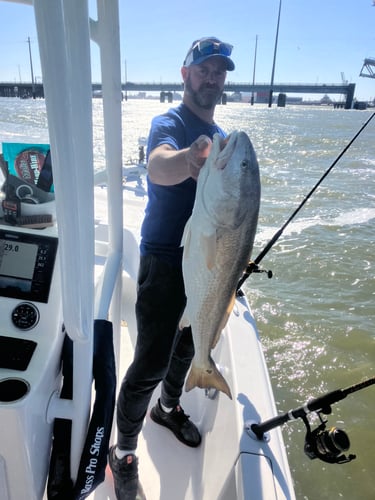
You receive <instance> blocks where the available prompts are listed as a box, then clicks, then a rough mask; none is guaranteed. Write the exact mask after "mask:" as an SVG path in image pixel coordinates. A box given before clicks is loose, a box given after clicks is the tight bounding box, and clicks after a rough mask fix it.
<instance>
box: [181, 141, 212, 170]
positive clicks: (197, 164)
mask: <svg viewBox="0 0 375 500" xmlns="http://www.w3.org/2000/svg"><path fill="white" fill-rule="evenodd" d="M211 146H212V141H211V139H210V138H209V137H208V136H207V135H200V136H199V137H198V139H196V140H195V141H194V142H193V143H192V145H191V146H190V148H189V149H188V150H187V152H186V156H185V158H186V163H187V165H188V168H189V171H190V175H191V177H192V178H193V179H195V180H197V178H198V175H199V171H200V169H201V168H202V167H203V165H204V162H205V161H206V158H207V156H208V155H209V154H210V151H211Z"/></svg>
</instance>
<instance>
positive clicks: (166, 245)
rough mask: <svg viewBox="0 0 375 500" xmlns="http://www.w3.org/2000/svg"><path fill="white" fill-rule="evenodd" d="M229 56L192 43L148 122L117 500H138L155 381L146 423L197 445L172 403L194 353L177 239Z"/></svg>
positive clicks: (213, 42) (116, 454) (215, 45)
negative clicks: (173, 100)
mask: <svg viewBox="0 0 375 500" xmlns="http://www.w3.org/2000/svg"><path fill="white" fill-rule="evenodd" d="M231 51H232V46H231V45H229V44H227V43H224V42H221V41H220V40H219V39H217V38H214V37H206V38H202V39H200V40H197V41H195V42H194V43H193V44H192V46H191V48H190V49H189V51H188V53H187V56H186V58H185V60H184V63H183V67H182V68H181V74H182V78H183V81H184V96H183V102H182V104H180V105H179V106H178V107H176V108H172V109H170V110H169V111H168V112H167V113H165V114H163V115H160V116H157V117H155V118H154V119H153V121H152V124H151V130H150V134H149V140H148V148H147V155H148V179H147V182H148V205H147V208H146V213H145V219H144V222H143V225H142V240H141V247H140V250H141V260H140V267H139V274H138V296H137V303H136V315H137V327H138V337H137V344H136V348H135V352H134V359H133V362H132V364H131V365H130V367H129V369H128V371H127V373H126V375H125V377H124V379H123V382H122V386H121V390H120V394H119V398H118V404H117V426H118V441H117V445H116V446H113V447H112V448H111V449H110V453H109V462H110V466H111V469H112V472H113V476H114V481H115V490H116V496H117V498H118V499H121V500H123V499H130V498H132V499H135V498H137V499H138V498H145V496H144V493H143V490H142V487H141V485H140V483H139V480H138V468H137V458H136V456H135V453H136V448H137V441H138V435H139V433H140V431H141V429H142V425H143V420H144V418H145V415H146V411H147V408H148V405H149V402H150V399H151V396H152V394H153V391H154V389H155V388H156V387H157V385H158V384H159V383H160V382H162V384H161V395H160V399H159V400H158V402H157V404H156V406H155V407H154V408H152V410H151V414H150V416H151V418H152V420H154V421H155V422H156V423H158V424H160V425H163V426H165V427H167V428H169V429H170V430H171V431H172V432H173V433H174V434H175V436H176V437H177V439H179V440H180V441H181V442H182V443H184V444H186V445H187V446H191V447H196V446H199V444H200V442H201V436H200V433H199V431H198V429H197V427H196V426H195V425H194V424H193V423H192V422H191V421H190V420H189V416H188V415H186V414H185V413H184V411H183V409H182V408H181V406H180V404H179V403H180V396H181V393H182V389H183V384H184V381H185V377H186V374H187V372H188V370H189V367H190V365H191V360H192V358H193V356H194V344H193V339H192V333H191V328H190V327H186V328H182V327H183V326H184V325H181V328H182V329H180V328H179V322H180V321H181V318H182V315H183V313H184V309H185V306H186V294H185V287H184V279H183V271H182V256H183V248H182V246H181V241H182V237H183V232H184V228H185V225H186V223H187V221H188V219H189V218H190V216H191V213H192V209H193V205H194V200H195V194H196V187H197V178H198V175H199V173H200V170H201V168H202V166H203V164H204V163H205V160H206V158H207V157H208V156H209V153H210V150H211V146H212V139H213V137H214V135H215V134H219V136H218V137H221V138H222V139H220V141H221V140H223V139H224V137H225V135H226V134H225V133H224V131H223V130H222V129H221V128H220V127H219V126H218V125H216V123H215V122H214V111H215V107H216V104H217V103H218V102H219V101H220V98H221V95H222V92H223V89H224V82H225V78H226V73H227V71H232V70H234V63H233V61H232V60H231V59H230V55H231ZM196 385H199V384H196Z"/></svg>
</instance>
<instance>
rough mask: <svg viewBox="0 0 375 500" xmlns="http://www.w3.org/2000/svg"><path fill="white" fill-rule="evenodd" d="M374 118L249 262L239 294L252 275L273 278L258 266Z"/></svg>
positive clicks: (363, 127)
mask: <svg viewBox="0 0 375 500" xmlns="http://www.w3.org/2000/svg"><path fill="white" fill-rule="evenodd" d="M374 116H375V112H374V113H372V115H370V117H369V118H368V120H367V121H366V122H365V123H364V124H363V125H362V127H361V128H360V129H359V130H358V132H357V133H356V134H355V136H354V137H353V138H352V139H351V141H350V142H349V143H348V144H347V145H346V146H345V148H344V149H343V150H342V151H341V153H340V154H339V155H338V156H337V158H336V159H335V160H334V162H333V163H332V164H331V166H330V167H329V168H328V169H327V170H326V171H325V173H324V174H323V175H322V177H321V178H320V179H319V181H318V182H317V183H316V184H315V186H314V187H313V188H312V189H311V191H310V192H309V193H308V194H307V195H306V196H305V198H304V199H303V200H302V202H301V203H300V205H299V206H298V207H297V208H296V210H295V211H294V212H293V213H292V215H291V216H290V217H289V219H288V220H287V221H286V222H285V223H284V225H283V226H282V227H281V228H280V229H279V230H278V231H277V232H276V233H275V234H274V235H273V237H272V238H271V240H270V241H269V242H268V243H267V245H266V246H265V247H264V249H263V250H262V251H261V252H260V254H259V255H258V257H257V258H256V259H255V260H253V261H250V262H249V264H248V266H247V267H246V270H245V272H244V274H243V275H242V277H241V279H240V280H239V282H238V285H237V294H241V292H240V288H241V286H242V285H243V284H244V282H245V281H246V280H247V278H248V277H249V276H250V274H252V273H262V272H266V273H267V275H268V278H272V271H265V270H263V269H259V266H258V264H259V263H260V262H261V260H263V258H264V257H265V255H266V254H267V253H268V252H269V251H270V250H271V248H272V247H273V245H274V244H275V243H276V241H277V240H278V239H279V238H280V236H281V235H282V234H283V232H284V230H285V228H286V227H287V226H288V225H289V224H290V222H291V221H292V220H293V219H294V217H295V216H296V215H297V214H298V212H299V211H300V210H301V209H302V207H303V206H304V205H305V203H306V202H307V201H308V200H309V199H310V198H311V196H312V195H313V193H314V192H315V191H316V190H317V189H318V187H319V186H320V184H321V183H322V182H323V181H324V179H325V178H326V177H327V175H328V174H329V173H330V172H331V170H332V169H333V167H334V166H335V165H336V163H337V162H338V161H339V160H340V159H341V158H342V156H343V155H344V154H345V153H346V152H347V150H348V149H349V148H350V146H351V145H352V144H353V142H354V141H355V140H356V139H357V137H358V136H359V135H360V134H361V133H362V132H363V130H364V129H365V128H366V127H367V125H368V124H369V123H370V121H371V120H372V119H373V118H374Z"/></svg>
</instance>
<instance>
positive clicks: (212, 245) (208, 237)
mask: <svg viewBox="0 0 375 500" xmlns="http://www.w3.org/2000/svg"><path fill="white" fill-rule="evenodd" d="M201 245H202V249H203V253H204V255H205V257H206V265H207V269H209V270H211V269H212V268H213V267H214V266H215V263H216V251H217V248H216V231H214V232H213V233H210V234H202V235H201Z"/></svg>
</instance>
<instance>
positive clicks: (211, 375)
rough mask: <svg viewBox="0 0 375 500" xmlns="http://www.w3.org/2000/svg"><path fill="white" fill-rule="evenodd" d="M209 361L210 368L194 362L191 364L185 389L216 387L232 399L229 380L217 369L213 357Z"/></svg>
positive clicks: (187, 390)
mask: <svg viewBox="0 0 375 500" xmlns="http://www.w3.org/2000/svg"><path fill="white" fill-rule="evenodd" d="M209 362H210V367H209V368H208V369H202V368H198V367H197V366H195V365H194V363H193V364H192V365H191V369H190V372H189V375H188V378H187V380H186V384H185V391H186V392H189V391H191V389H193V388H194V387H200V388H201V389H212V388H215V389H217V390H219V391H221V392H224V393H225V394H226V395H227V396H228V397H229V398H230V399H232V394H231V391H230V388H229V385H228V384H227V381H226V380H225V378H224V377H223V376H222V374H221V373H220V372H219V370H218V369H217V367H216V365H215V363H214V361H213V360H212V358H209Z"/></svg>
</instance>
